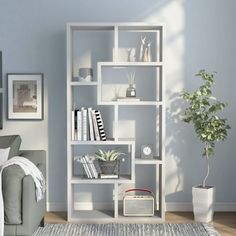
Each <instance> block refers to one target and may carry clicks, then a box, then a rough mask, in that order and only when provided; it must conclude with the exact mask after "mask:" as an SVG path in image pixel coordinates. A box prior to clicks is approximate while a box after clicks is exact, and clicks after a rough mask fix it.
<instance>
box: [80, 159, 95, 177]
mask: <svg viewBox="0 0 236 236" xmlns="http://www.w3.org/2000/svg"><path fill="white" fill-rule="evenodd" d="M82 160H83V163H82V164H83V167H84V170H85V173H86V175H87V177H88V178H89V179H91V178H93V177H92V174H91V172H90V169H89V166H88V163H87V161H86V159H85V157H84V156H83V157H82Z"/></svg>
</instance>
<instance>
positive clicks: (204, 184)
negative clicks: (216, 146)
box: [202, 143, 210, 188]
mask: <svg viewBox="0 0 236 236" xmlns="http://www.w3.org/2000/svg"><path fill="white" fill-rule="evenodd" d="M205 150H206V160H207V174H206V176H205V178H204V180H203V182H202V187H203V188H205V187H206V180H207V178H208V176H209V173H210V163H209V156H208V144H207V143H205Z"/></svg>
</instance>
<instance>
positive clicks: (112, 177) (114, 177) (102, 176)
mask: <svg viewBox="0 0 236 236" xmlns="http://www.w3.org/2000/svg"><path fill="white" fill-rule="evenodd" d="M118 177H119V176H118V175H105V174H101V175H100V178H101V179H118Z"/></svg>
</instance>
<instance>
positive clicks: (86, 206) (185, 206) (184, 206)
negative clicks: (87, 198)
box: [47, 202, 236, 212]
mask: <svg viewBox="0 0 236 236" xmlns="http://www.w3.org/2000/svg"><path fill="white" fill-rule="evenodd" d="M74 207H75V209H80V210H91V209H93V208H95V209H98V210H99V209H106V210H108V209H112V208H113V203H112V202H107V203H106V202H97V203H91V202H85V203H79V202H76V203H75V205H74ZM66 210H67V204H66V203H65V202H48V203H47V211H55V212H57V211H66ZM192 210H193V207H192V203H190V202H168V203H166V211H173V212H175V211H182V212H184V211H186V212H189V211H192ZM215 211H221V212H223V211H226V212H227V211H228V212H230V211H231V212H232V211H236V202H216V203H215Z"/></svg>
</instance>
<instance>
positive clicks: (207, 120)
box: [182, 70, 230, 188]
mask: <svg viewBox="0 0 236 236" xmlns="http://www.w3.org/2000/svg"><path fill="white" fill-rule="evenodd" d="M196 76H197V77H201V78H202V79H203V82H204V84H203V85H201V86H200V87H199V88H198V89H197V90H196V91H195V92H193V93H190V92H187V91H185V92H183V93H182V98H183V99H184V100H185V101H186V102H187V103H188V107H187V108H186V110H185V112H184V117H183V121H184V122H186V123H190V124H193V126H194V129H195V132H196V134H197V137H198V138H199V139H200V141H201V142H202V143H203V144H204V148H203V154H202V155H203V157H206V160H207V173H206V176H205V178H204V179H203V182H202V187H203V188H205V187H206V180H207V178H208V176H209V171H210V167H209V159H210V157H211V156H213V154H214V147H215V143H216V142H218V141H224V140H225V139H226V138H227V130H228V129H230V126H229V125H228V122H227V119H225V118H221V117H219V115H218V114H219V112H220V111H222V110H224V108H225V106H226V105H227V104H226V103H224V102H220V101H219V100H217V99H216V98H215V97H214V96H213V95H212V85H213V83H214V74H211V73H207V72H206V71H205V70H200V71H199V72H198V73H197V74H196Z"/></svg>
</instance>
